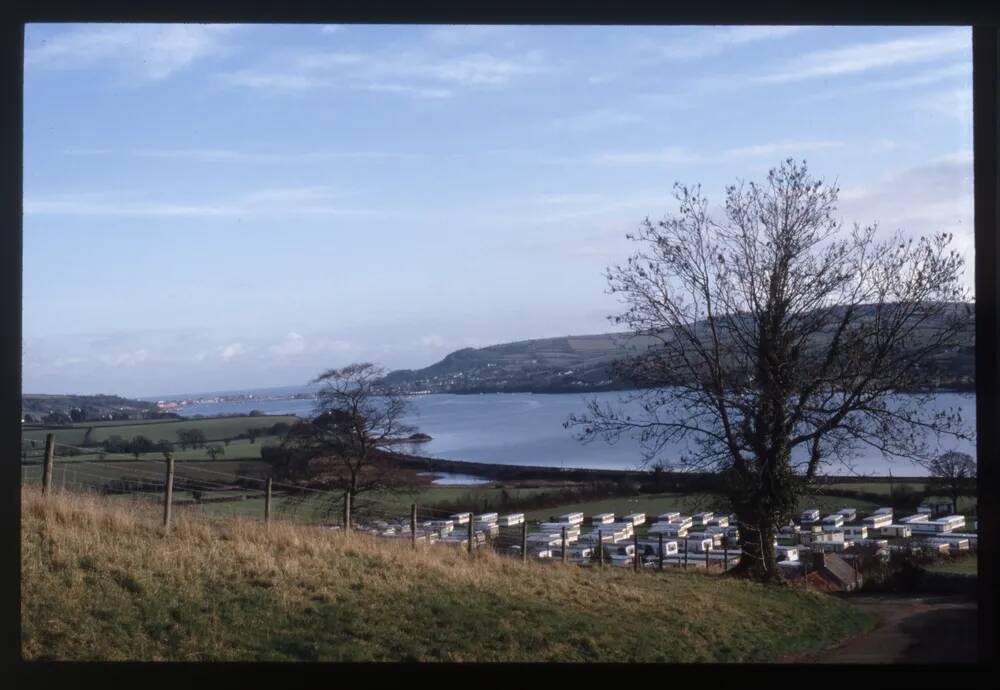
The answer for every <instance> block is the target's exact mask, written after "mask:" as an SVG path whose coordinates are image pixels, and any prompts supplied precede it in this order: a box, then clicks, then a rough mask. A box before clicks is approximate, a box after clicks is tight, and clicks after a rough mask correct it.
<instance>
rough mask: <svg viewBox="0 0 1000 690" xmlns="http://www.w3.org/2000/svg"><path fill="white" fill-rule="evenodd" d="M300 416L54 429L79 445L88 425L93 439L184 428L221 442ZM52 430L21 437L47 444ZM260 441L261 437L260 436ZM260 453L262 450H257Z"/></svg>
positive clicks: (164, 437) (156, 437)
mask: <svg viewBox="0 0 1000 690" xmlns="http://www.w3.org/2000/svg"><path fill="white" fill-rule="evenodd" d="M296 421H298V417H295V416H292V415H273V416H272V415H266V416H263V417H210V418H205V419H166V420H164V419H150V420H146V421H127V422H113V423H97V422H81V423H80V424H74V425H73V427H72V428H69V429H54V430H51V431H52V433H54V434H55V435H56V442H57V443H65V444H68V445H80V444H82V443H83V442H84V436H85V435H86V433H87V429H88V428H93V431H92V432H91V434H90V440H91V442H92V443H100V442H101V441H104V440H105V439H108V438H111V437H112V436H121V437H122V438H125V439H129V438H132V437H133V436H138V435H142V436H145V437H146V438H148V439H151V440H153V441H171V442H173V441H177V440H178V439H177V432H178V431H179V430H181V429H201V430H202V431H204V432H205V436H206V437H207V438H208V440H209V441H210V442H221V441H222V440H223V439H227V438H233V437H234V436H237V435H238V434H242V433H244V432H246V430H247V429H250V428H253V429H260V428H266V427H269V426H272V425H274V424H277V423H278V422H285V423H287V424H294V423H295V422H296ZM49 431H50V430H47V429H42V428H35V429H25V430H24V431H23V433H22V437H23V438H24V439H25V440H27V441H32V440H33V441H35V443H36V445H37V446H38V447H39V448H42V447H44V446H45V435H46V434H47V433H48V432H49ZM258 443H260V441H259V440H258ZM258 456H259V452H258Z"/></svg>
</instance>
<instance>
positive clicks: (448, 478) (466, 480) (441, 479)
mask: <svg viewBox="0 0 1000 690" xmlns="http://www.w3.org/2000/svg"><path fill="white" fill-rule="evenodd" d="M417 476H420V477H437V479H435V480H434V481H432V482H431V484H442V485H445V484H447V485H454V484H463V485H464V484H489V483H490V480H489V479H483V478H482V477H476V476H474V475H471V474H456V473H455V472H417Z"/></svg>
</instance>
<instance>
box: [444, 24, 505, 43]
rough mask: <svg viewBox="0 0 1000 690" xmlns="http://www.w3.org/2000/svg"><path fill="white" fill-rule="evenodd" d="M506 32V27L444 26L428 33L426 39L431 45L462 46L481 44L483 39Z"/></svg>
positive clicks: (486, 25)
mask: <svg viewBox="0 0 1000 690" xmlns="http://www.w3.org/2000/svg"><path fill="white" fill-rule="evenodd" d="M507 30H508V28H507V27H503V26H493V25H489V24H469V25H455V26H444V27H439V28H435V29H431V30H430V31H428V32H427V38H428V40H429V41H431V42H432V43H437V44H440V45H444V46H464V45H468V44H470V43H482V42H483V41H484V40H485V39H489V38H493V37H495V36H499V35H502V34H503V33H504V32H506V31H507Z"/></svg>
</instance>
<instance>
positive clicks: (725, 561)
mask: <svg viewBox="0 0 1000 690" xmlns="http://www.w3.org/2000/svg"><path fill="white" fill-rule="evenodd" d="M722 572H724V573H727V572H729V537H727V536H725V535H723V536H722Z"/></svg>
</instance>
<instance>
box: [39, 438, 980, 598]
mask: <svg viewBox="0 0 1000 690" xmlns="http://www.w3.org/2000/svg"><path fill="white" fill-rule="evenodd" d="M54 446H55V447H59V446H62V447H68V448H76V447H75V446H67V445H66V444H60V443H58V442H56V443H55V444H54ZM43 476H44V464H43V463H38V464H31V463H29V464H22V483H23V484H26V485H27V484H33V483H41V482H42V480H43ZM49 487H50V490H55V491H88V492H94V493H99V494H101V495H104V496H106V497H108V499H109V500H114V499H116V498H122V497H125V498H132V499H145V500H148V501H155V502H160V503H163V504H164V506H165V509H166V508H167V507H168V506H169V508H170V509H174V508H176V509H177V510H178V511H185V512H196V513H199V514H202V515H205V516H208V517H212V518H217V519H227V518H233V517H252V518H258V519H262V520H266V521H270V520H287V521H289V522H293V523H296V524H301V525H313V526H317V527H325V528H334V529H340V530H344V529H349V530H351V531H355V532H361V533H367V534H371V535H375V536H379V537H383V538H386V539H395V540H408V541H409V542H410V543H412V545H413V546H414V548H416V547H418V546H420V545H429V544H441V545H451V546H454V547H459V548H463V549H467V550H468V551H469V552H470V553H472V552H478V551H481V550H484V549H485V550H489V551H492V552H495V553H497V554H501V555H505V556H510V557H514V558H519V559H522V560H527V559H529V558H530V559H532V560H544V561H550V562H552V561H554V562H564V563H574V564H578V565H583V566H588V567H624V568H631V569H633V570H635V571H640V570H667V569H670V568H680V569H685V570H699V571H702V572H716V573H721V572H725V571H727V570H729V569H731V568H732V567H734V566H735V565H736V564H737V563H739V561H740V560H741V558H742V559H745V558H747V557H748V554H745V553H743V551H742V548H741V544H740V541H739V536H740V530H739V527H738V525H736V524H735V522H734V523H733V524H730V523H729V520H730V519H731V518H732V517H733V516H730V518H724V517H723V516H719V517H715V518H712V517H711V515H710V514H709V516H708V517H706V514H704V513H703V514H701V518H700V522H701V523H702V524H700V525H699V524H696V523H693V519H692V518H687V517H685V516H680V515H679V514H678V515H677V516H676V517H675V518H674V519H675V520H676V521H677V522H676V523H675V524H673V529H671V528H670V526H671V525H670V522H668V523H667V526H666V529H664V524H663V523H662V522H657V523H652V524H650V525H646V524H645V516H644V515H641V516H634V517H632V518H630V519H625V518H621V519H620V521H619V522H615V523H604V522H603V519H597V518H596V516H591V524H584V520H583V518H584V516H583V515H582V514H575V515H570V516H562V517H560V518H558V520H559V521H557V522H544V521H541V520H525V515H524V514H523V513H507V514H499V513H475V512H473V511H471V510H470V511H465V512H461V511H458V512H456V511H455V510H454V509H443V508H439V507H434V506H423V505H417V504H415V503H412V502H408V500H407V498H406V497H405V496H398V497H385V496H380V495H375V494H371V493H359V494H357V495H348V492H347V491H344V490H330V489H322V488H317V487H310V486H303V485H300V484H296V483H293V482H288V481H278V480H275V479H274V478H273V477H270V476H266V475H264V474H249V473H248V474H244V473H241V472H239V471H228V472H226V471H221V470H219V469H211V468H208V467H204V466H202V463H200V462H198V461H186V462H182V463H179V464H177V463H174V462H173V461H169V460H164V461H159V462H157V461H142V462H133V463H129V464H128V465H127V466H123V465H122V464H121V463H116V462H105V461H101V460H84V461H59V462H56V461H55V460H54V459H53V461H52V465H51V476H50V478H49ZM168 497H169V499H168ZM165 512H166V514H167V515H168V516H169V510H165ZM604 519H606V518H604ZM612 519H613V516H612ZM166 520H167V523H166V524H169V517H168V518H166ZM897 527H898V525H897ZM823 534H825V532H818V533H817V532H812V531H809V532H806V531H804V530H802V531H799V530H796V531H795V532H792V533H791V534H788V533H782V534H779V537H780V541H781V542H784V544H780V542H779V546H777V547H776V548H777V550H778V551H779V552H780V553H781V554H782V555H783V557H784V558H783V562H781V563H779V565H780V566H781V568H782V570H783V571H784V572H785V574H786V575H789V576H793V577H799V576H801V577H802V579H803V582H807V581H808V577H809V575H810V570H814V569H815V566H813V564H812V560H813V553H812V552H813V551H817V550H818V551H822V552H828V551H834V552H836V553H838V555H840V556H842V557H843V558H844V559H845V561H846V562H847V563H848V564H849V565H850V567H851V568H852V569H853V570H854V573H855V578H856V580H857V584H860V582H861V581H863V580H865V579H873V578H874V579H884V578H885V577H887V573H888V572H889V571H890V570H891V567H890V561H891V559H892V556H893V555H894V554H895V555H896V556H900V555H913V554H915V553H922V552H925V553H938V552H942V551H944V550H945V548H944V547H943V546H942V544H947V546H948V549H947V550H948V551H949V552H953V551H957V552H960V551H962V550H969V551H975V550H976V549H977V546H978V543H977V539H976V538H975V535H974V534H973V535H966V537H967V538H965V539H963V538H962V536H961V535H954V534H945V535H943V536H942V535H937V538H936V539H935V535H930V536H928V535H916V536H914V535H912V534H908V535H906V536H904V537H903V538H899V539H894V540H892V543H891V544H890V543H889V540H882V539H866V538H862V539H854V540H852V544H853V545H852V546H851V547H850V548H847V547H846V546H845V545H846V544H847V541H846V540H845V539H844V538H843V536H841V540H840V541H839V542H837V541H833V540H832V539H828V538H827V537H824V536H822V535H823ZM817 535H818V536H817ZM838 544H839V546H838ZM797 552H801V553H797ZM800 555H801V556H805V557H804V558H800ZM817 562H818V561H817Z"/></svg>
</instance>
